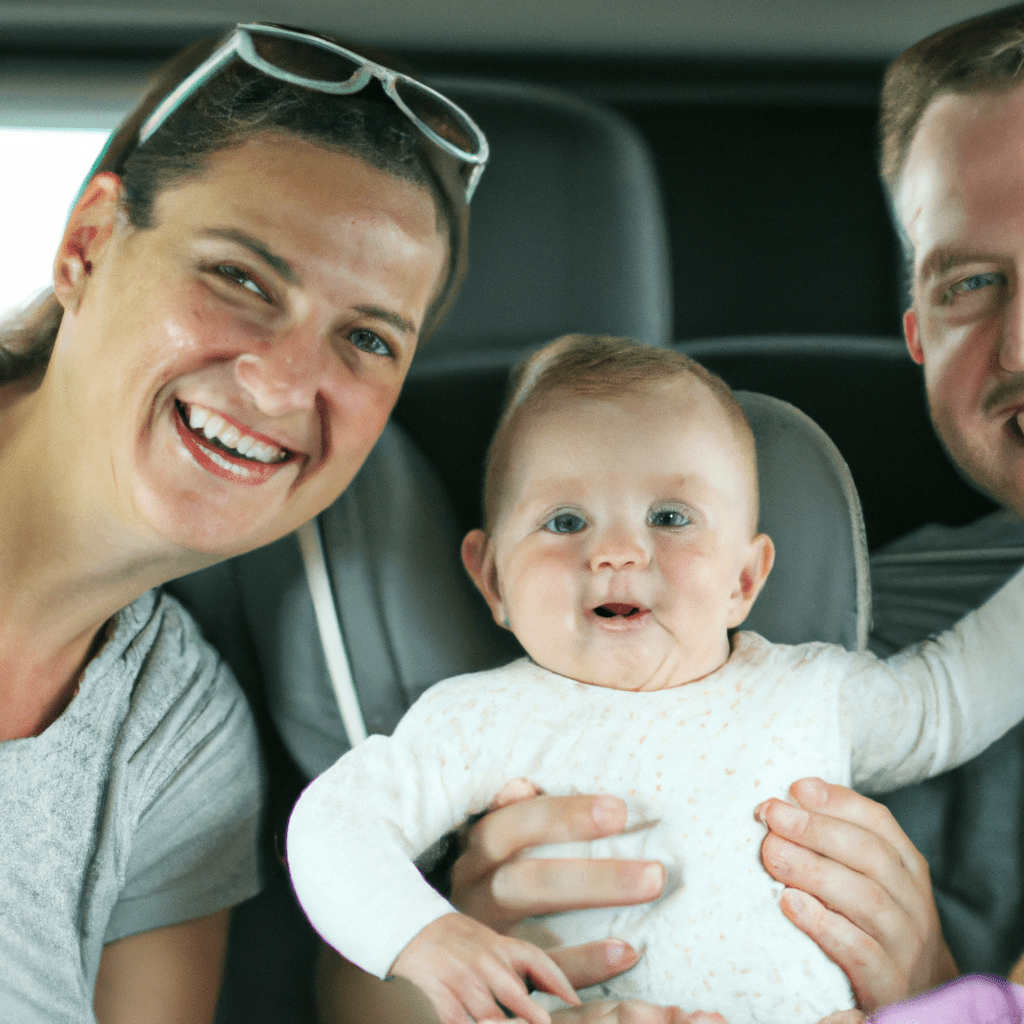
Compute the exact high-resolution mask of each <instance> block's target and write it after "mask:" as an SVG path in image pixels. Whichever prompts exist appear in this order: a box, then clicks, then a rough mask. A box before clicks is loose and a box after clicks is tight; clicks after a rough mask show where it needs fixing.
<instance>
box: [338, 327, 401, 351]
mask: <svg viewBox="0 0 1024 1024" xmlns="http://www.w3.org/2000/svg"><path fill="white" fill-rule="evenodd" d="M348 338H349V341H351V342H352V344H353V345H355V347H356V348H358V349H360V350H361V351H363V352H370V353H371V354H373V355H375V356H388V357H390V356H393V355H394V353H393V352H392V351H391V346H390V345H388V343H387V342H386V341H385V340H384V339H383V338H382V337H381V336H380V335H379V334H374V332H373V331H368V330H365V329H361V330H358V331H353V332H352V333H351V334H350V335H349V336H348Z"/></svg>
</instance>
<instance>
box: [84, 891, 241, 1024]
mask: <svg viewBox="0 0 1024 1024" xmlns="http://www.w3.org/2000/svg"><path fill="white" fill-rule="evenodd" d="M230 915H231V912H230V910H226V909H225V910H219V911H217V912H216V913H213V914H208V915H207V916H205V917H199V918H196V919H195V920H193V921H185V922H182V923H181V924H172V925H168V926H166V927H164V928H154V929H153V930H152V931H148V932H141V933H140V934H138V935H129V936H128V937H127V938H124V939H118V940H117V941H116V942H110V943H108V944H107V945H106V946H104V947H103V955H102V957H101V958H100V969H99V974H98V975H97V977H96V992H95V996H94V999H93V1008H94V1010H95V1013H96V1018H97V1020H98V1021H99V1024H209V1022H211V1021H212V1020H213V1016H214V1012H215V1011H216V1009H217V997H218V996H219V994H220V985H221V980H222V977H223V973H224V952H225V950H226V948H227V940H228V922H229V920H230Z"/></svg>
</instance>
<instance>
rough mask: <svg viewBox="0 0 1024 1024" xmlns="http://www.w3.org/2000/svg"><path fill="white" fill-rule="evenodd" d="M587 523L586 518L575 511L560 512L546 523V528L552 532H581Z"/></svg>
mask: <svg viewBox="0 0 1024 1024" xmlns="http://www.w3.org/2000/svg"><path fill="white" fill-rule="evenodd" d="M586 525H587V523H586V520H585V519H584V518H583V517H582V516H578V515H576V513H575V512H559V513H558V515H556V516H552V517H551V518H550V519H549V520H548V521H547V522H546V523H545V524H544V529H545V530H550V531H551V533H579V532H580V530H582V529H583V528H584V527H585V526H586Z"/></svg>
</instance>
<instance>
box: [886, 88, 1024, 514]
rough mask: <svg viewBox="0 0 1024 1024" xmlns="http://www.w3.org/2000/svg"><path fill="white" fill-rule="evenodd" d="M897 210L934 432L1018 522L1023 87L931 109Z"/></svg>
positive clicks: (1022, 469) (1023, 414) (1021, 489)
mask: <svg viewBox="0 0 1024 1024" xmlns="http://www.w3.org/2000/svg"><path fill="white" fill-rule="evenodd" d="M896 207H897V213H898V215H899V217H900V220H901V222H902V223H903V225H904V228H905V229H906V232H907V235H908V236H909V238H910V241H911V243H912V245H913V250H914V267H913V306H912V308H911V309H910V310H908V312H907V313H906V315H905V316H904V330H905V333H906V338H907V346H908V347H909V349H910V353H911V355H912V356H913V357H914V359H915V360H916V361H917V362H919V363H923V364H924V370H925V386H926V388H927V391H928V402H929V405H930V407H931V413H932V419H933V420H934V422H935V428H936V430H937V431H938V433H939V436H940V437H941V439H942V441H943V443H944V444H945V445H946V448H947V449H948V450H949V453H950V455H951V456H952V457H953V458H954V459H955V460H956V462H957V463H959V465H960V466H961V467H962V468H963V469H964V470H965V471H966V472H967V473H968V474H969V475H970V477H971V478H972V479H973V480H974V481H975V482H976V483H977V484H978V485H979V486H980V487H981V488H982V489H983V490H984V491H986V492H987V493H988V494H990V495H991V496H992V497H993V498H995V499H996V500H997V501H1000V502H1002V503H1004V504H1006V505H1008V506H1009V507H1010V508H1012V509H1014V510H1015V511H1017V512H1018V513H1020V514H1024V432H1022V424H1024V319H1022V307H1021V282H1022V280H1024V88H1018V89H1014V90H1012V91H1009V92H998V93H985V94H981V95H976V96H954V95H947V96H940V97H939V98H937V99H936V100H934V101H933V102H932V104H931V105H930V106H929V107H928V109H927V110H926V111H925V114H924V116H923V117H922V119H921V124H920V126H919V127H918V130H917V133H916V135H915V136H914V140H913V142H912V144H911V147H910V152H909V154H908V159H907V163H906V167H905V169H904V173H903V177H902V180H901V182H900V186H899V188H898V191H897V194H896Z"/></svg>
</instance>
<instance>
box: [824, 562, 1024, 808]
mask: <svg viewBox="0 0 1024 1024" xmlns="http://www.w3.org/2000/svg"><path fill="white" fill-rule="evenodd" d="M1022 628H1024V571H1022V572H1020V573H1018V574H1017V575H1016V576H1014V577H1013V579H1011V580H1010V581H1009V583H1007V584H1006V585H1005V586H1004V587H1003V588H1002V589H1001V590H999V591H998V592H997V593H996V594H995V595H994V596H993V597H991V598H989V600H988V601H986V602H985V604H983V605H982V606H981V608H979V609H977V610H976V611H974V612H971V613H970V615H967V616H965V617H964V618H963V619H961V620H960V621H959V622H958V623H957V624H956V625H955V626H953V627H952V628H951V629H949V630H947V631H946V632H944V633H942V634H941V635H939V636H938V637H936V638H935V639H934V640H929V641H926V642H925V643H922V644H918V645H915V646H914V647H911V648H909V649H908V650H906V651H902V652H900V653H899V654H896V655H894V656H893V657H891V658H889V659H887V660H886V661H885V662H873V661H868V662H866V663H865V665H864V667H862V668H860V669H858V670H856V671H854V672H853V673H851V674H850V676H849V677H848V678H847V679H846V680H845V682H844V683H843V685H842V689H841V693H842V696H841V714H842V716H843V719H844V721H845V723H846V725H847V728H848V730H849V735H850V738H851V741H852V747H853V784H854V786H856V787H857V788H858V789H861V790H864V791H867V792H883V791H885V790H888V789H894V788H896V787H898V786H903V785H907V784H909V783H912V782H918V781H920V780H921V779H924V778H928V777H930V776H932V775H937V774H938V773H939V772H942V771H946V770H947V769H949V768H953V767H956V766H957V765H960V764H963V763H964V762H965V761H967V760H969V759H970V758H972V757H974V756H975V755H976V754H978V753H980V752H981V751H982V750H984V749H985V747H987V746H988V745H989V744H990V743H993V742H994V741H995V740H996V739H998V738H999V737H1000V736H1002V735H1003V733H1005V732H1006V731H1007V730H1008V729H1009V728H1011V727H1012V726H1013V725H1015V724H1016V723H1017V722H1019V721H1020V720H1021V719H1022V718H1024V637H1022Z"/></svg>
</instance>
